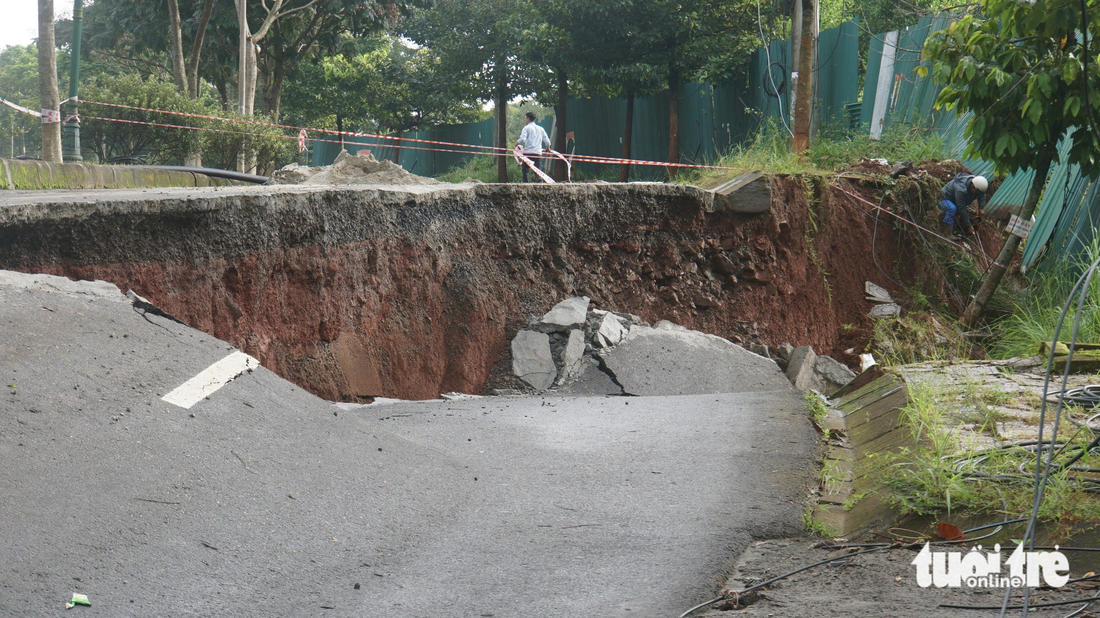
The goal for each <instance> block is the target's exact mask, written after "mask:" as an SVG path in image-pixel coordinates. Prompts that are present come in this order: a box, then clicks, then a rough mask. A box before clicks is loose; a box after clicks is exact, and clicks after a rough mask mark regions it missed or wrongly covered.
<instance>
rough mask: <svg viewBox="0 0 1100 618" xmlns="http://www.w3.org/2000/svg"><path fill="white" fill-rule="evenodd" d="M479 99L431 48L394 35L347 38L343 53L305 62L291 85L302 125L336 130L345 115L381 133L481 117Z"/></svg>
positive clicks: (292, 106)
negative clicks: (415, 45) (443, 67)
mask: <svg viewBox="0 0 1100 618" xmlns="http://www.w3.org/2000/svg"><path fill="white" fill-rule="evenodd" d="M475 99H476V96H475V95H474V94H473V93H472V92H471V90H470V88H469V87H468V86H467V84H466V83H465V82H463V81H462V80H455V79H453V78H452V77H451V76H450V75H448V74H446V73H444V72H442V71H440V60H439V58H438V57H436V56H435V55H434V54H432V53H431V50H429V49H428V48H425V47H421V48H413V47H410V46H409V45H407V44H406V43H405V42H404V41H402V40H401V39H399V38H397V37H393V36H390V35H376V36H373V37H362V38H356V37H350V36H348V37H345V40H344V42H343V44H342V45H341V47H340V49H339V50H338V51H337V53H334V54H332V55H329V56H325V57H324V58H318V59H317V60H315V61H311V62H309V63H307V64H306V65H303V66H302V69H301V71H300V72H299V73H298V74H296V79H295V80H294V82H293V83H292V84H290V85H289V87H288V89H287V103H288V114H289V117H290V118H292V119H293V121H294V122H295V123H296V124H302V125H305V126H316V127H321V128H334V127H335V126H336V124H337V123H336V118H337V116H339V117H340V118H341V120H342V121H343V122H344V124H345V125H346V126H350V127H355V128H357V129H358V130H361V131H370V132H377V133H396V132H401V131H408V130H412V129H420V128H423V127H429V126H435V125H441V124H460V123H464V122H473V121H476V120H481V119H483V118H484V116H485V112H483V111H482V110H481V108H480V107H479V106H477V105H474V104H472V103H471V102H472V101H474V100H475Z"/></svg>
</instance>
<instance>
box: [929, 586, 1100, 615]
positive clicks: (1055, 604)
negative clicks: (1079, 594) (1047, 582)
mask: <svg viewBox="0 0 1100 618" xmlns="http://www.w3.org/2000/svg"><path fill="white" fill-rule="evenodd" d="M1028 590H1030V588H1028ZM1097 601H1100V596H1094V597H1092V598H1091V599H1074V600H1072V601H1053V602H1051V603H1036V604H1034V605H1011V606H1006V609H1022V610H1024V613H1027V610H1029V609H1042V608H1044V607H1058V606H1060V605H1076V604H1078V603H1084V604H1085V605H1091V604H1092V603H1095V602H1097ZM939 606H940V607H942V608H944V609H984V610H990V609H1001V606H999V605H952V604H949V603H940V605H939Z"/></svg>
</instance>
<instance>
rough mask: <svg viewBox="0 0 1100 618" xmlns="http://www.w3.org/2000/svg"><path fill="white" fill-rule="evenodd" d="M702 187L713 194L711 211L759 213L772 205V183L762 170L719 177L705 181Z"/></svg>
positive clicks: (766, 210)
mask: <svg viewBox="0 0 1100 618" xmlns="http://www.w3.org/2000/svg"><path fill="white" fill-rule="evenodd" d="M700 188H702V189H706V190H707V192H708V193H710V194H711V195H712V196H713V198H712V202H711V204H710V208H708V210H709V211H710V212H723V211H728V212H738V213H745V214H757V213H762V212H768V210H770V209H771V207H772V188H771V184H770V183H769V182H768V177H767V176H765V175H764V174H762V173H760V172H748V173H746V174H739V175H737V176H734V177H732V178H731V177H729V176H725V177H719V178H716V179H713V180H709V181H704V182H703V183H702V184H701V185H700Z"/></svg>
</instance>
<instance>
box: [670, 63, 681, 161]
mask: <svg viewBox="0 0 1100 618" xmlns="http://www.w3.org/2000/svg"><path fill="white" fill-rule="evenodd" d="M668 162H669V163H679V162H680V69H679V68H677V67H675V66H670V67H669V68H668ZM677 172H678V168H675V167H670V168H668V175H669V177H670V178H671V177H674V176H676V174H677Z"/></svg>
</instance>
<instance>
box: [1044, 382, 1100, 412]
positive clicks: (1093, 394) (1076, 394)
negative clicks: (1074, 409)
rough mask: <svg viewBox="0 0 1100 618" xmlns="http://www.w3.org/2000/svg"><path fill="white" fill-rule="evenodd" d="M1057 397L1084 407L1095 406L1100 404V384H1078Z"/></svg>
mask: <svg viewBox="0 0 1100 618" xmlns="http://www.w3.org/2000/svg"><path fill="white" fill-rule="evenodd" d="M1055 397H1059V398H1061V399H1062V400H1063V401H1066V402H1069V403H1071V404H1073V405H1075V406H1079V407H1082V408H1095V407H1096V406H1100V384H1089V385H1087V386H1077V387H1074V388H1071V389H1069V390H1067V391H1065V392H1063V393H1062V394H1061V395H1055Z"/></svg>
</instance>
